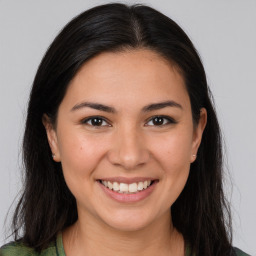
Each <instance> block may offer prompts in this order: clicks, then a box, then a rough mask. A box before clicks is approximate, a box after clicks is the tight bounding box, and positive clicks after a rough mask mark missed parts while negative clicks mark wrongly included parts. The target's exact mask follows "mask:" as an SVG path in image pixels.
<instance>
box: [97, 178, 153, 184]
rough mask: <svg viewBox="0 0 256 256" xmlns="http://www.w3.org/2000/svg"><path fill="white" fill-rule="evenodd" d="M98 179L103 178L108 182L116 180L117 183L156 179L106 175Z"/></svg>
mask: <svg viewBox="0 0 256 256" xmlns="http://www.w3.org/2000/svg"><path fill="white" fill-rule="evenodd" d="M98 180H104V181H110V182H118V183H126V184H132V183H138V182H144V181H147V180H150V181H153V180H157V179H155V178H152V177H131V178H128V177H108V178H102V179H98Z"/></svg>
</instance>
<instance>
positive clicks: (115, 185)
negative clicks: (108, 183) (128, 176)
mask: <svg viewBox="0 0 256 256" xmlns="http://www.w3.org/2000/svg"><path fill="white" fill-rule="evenodd" d="M113 190H114V191H118V190H119V184H118V183H117V182H114V183H113Z"/></svg>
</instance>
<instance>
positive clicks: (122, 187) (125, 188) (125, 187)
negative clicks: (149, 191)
mask: <svg viewBox="0 0 256 256" xmlns="http://www.w3.org/2000/svg"><path fill="white" fill-rule="evenodd" d="M128 190H129V185H128V184H125V183H120V192H123V193H124V192H128Z"/></svg>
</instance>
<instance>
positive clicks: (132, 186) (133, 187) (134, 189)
mask: <svg viewBox="0 0 256 256" xmlns="http://www.w3.org/2000/svg"><path fill="white" fill-rule="evenodd" d="M137 188H138V186H137V184H136V183H132V184H129V192H130V193H134V192H137V191H138V189H137Z"/></svg>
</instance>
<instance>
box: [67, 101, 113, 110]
mask: <svg viewBox="0 0 256 256" xmlns="http://www.w3.org/2000/svg"><path fill="white" fill-rule="evenodd" d="M84 107H88V108H93V109H97V110H100V111H104V112H108V113H116V110H115V109H114V108H112V107H109V106H106V105H103V104H99V103H93V102H82V103H80V104H77V105H75V106H74V107H73V108H72V109H71V111H75V110H78V109H81V108H84Z"/></svg>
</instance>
